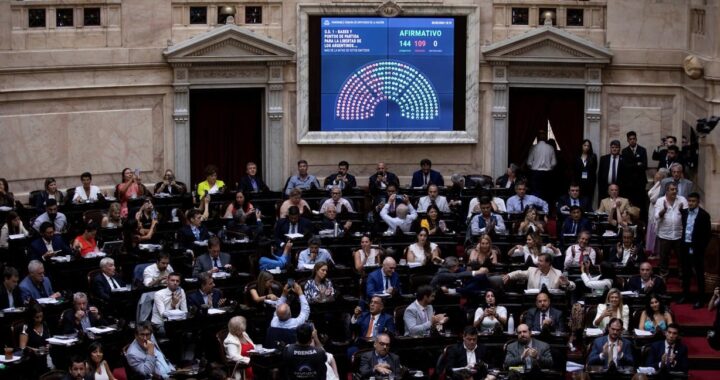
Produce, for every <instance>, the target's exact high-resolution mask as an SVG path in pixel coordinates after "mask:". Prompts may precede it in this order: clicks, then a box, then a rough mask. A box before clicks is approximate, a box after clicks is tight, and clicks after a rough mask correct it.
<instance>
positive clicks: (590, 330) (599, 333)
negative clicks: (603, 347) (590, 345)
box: [585, 327, 603, 336]
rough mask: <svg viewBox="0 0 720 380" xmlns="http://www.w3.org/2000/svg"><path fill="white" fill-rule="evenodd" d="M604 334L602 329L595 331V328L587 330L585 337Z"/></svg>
mask: <svg viewBox="0 0 720 380" xmlns="http://www.w3.org/2000/svg"><path fill="white" fill-rule="evenodd" d="M602 334H603V331H602V329H594V328H590V327H588V328H586V329H585V335H587V336H600V335H602Z"/></svg>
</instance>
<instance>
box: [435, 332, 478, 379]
mask: <svg viewBox="0 0 720 380" xmlns="http://www.w3.org/2000/svg"><path fill="white" fill-rule="evenodd" d="M477 338H478V331H477V329H476V328H475V327H473V326H468V327H465V330H464V331H463V341H462V342H461V343H458V344H456V345H453V346H451V347H450V348H448V350H447V362H446V363H445V373H446V375H447V376H450V377H451V378H453V379H464V378H463V377H461V376H460V374H456V373H455V372H454V371H453V368H468V369H470V370H472V371H474V374H473V379H476V380H478V379H484V378H485V376H486V375H487V366H486V365H484V362H483V358H484V357H485V346H483V345H482V344H479V343H478V342H477ZM468 358H470V359H471V362H470V363H468Z"/></svg>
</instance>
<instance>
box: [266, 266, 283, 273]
mask: <svg viewBox="0 0 720 380" xmlns="http://www.w3.org/2000/svg"><path fill="white" fill-rule="evenodd" d="M268 272H270V273H272V274H280V273H282V269H280V267H277V268H273V269H268Z"/></svg>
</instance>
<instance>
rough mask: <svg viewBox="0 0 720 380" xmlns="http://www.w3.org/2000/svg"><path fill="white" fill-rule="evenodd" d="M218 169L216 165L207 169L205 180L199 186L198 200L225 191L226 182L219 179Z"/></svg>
mask: <svg viewBox="0 0 720 380" xmlns="http://www.w3.org/2000/svg"><path fill="white" fill-rule="evenodd" d="M217 171H218V168H217V166H215V165H208V166H206V167H205V180H204V181H202V182H200V183H199V184H198V188H197V195H198V198H203V197H204V196H205V195H206V194H215V193H221V192H224V191H225V182H223V181H221V180H219V179H218V178H217V177H218V175H217Z"/></svg>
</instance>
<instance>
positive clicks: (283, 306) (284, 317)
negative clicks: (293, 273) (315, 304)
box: [270, 282, 310, 329]
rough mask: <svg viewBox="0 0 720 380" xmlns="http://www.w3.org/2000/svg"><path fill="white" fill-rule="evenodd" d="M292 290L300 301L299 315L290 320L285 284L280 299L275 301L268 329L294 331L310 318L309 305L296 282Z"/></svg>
mask: <svg viewBox="0 0 720 380" xmlns="http://www.w3.org/2000/svg"><path fill="white" fill-rule="evenodd" d="M292 290H293V292H295V294H297V295H298V299H299V300H300V315H298V316H297V317H295V318H292V314H291V313H290V306H289V305H288V304H287V295H288V292H289V291H290V288H289V287H288V285H287V284H286V285H285V287H283V292H282V297H280V299H279V300H278V301H277V307H276V308H275V314H274V315H273V318H272V321H270V327H278V328H282V329H294V328H297V327H298V326H300V325H302V324H303V323H305V322H306V321H307V319H308V317H310V304H308V301H307V298H305V294H304V293H303V290H302V287H301V286H300V284H298V283H297V282H296V283H295V285H293V288H292Z"/></svg>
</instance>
